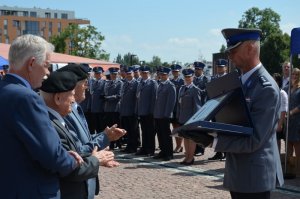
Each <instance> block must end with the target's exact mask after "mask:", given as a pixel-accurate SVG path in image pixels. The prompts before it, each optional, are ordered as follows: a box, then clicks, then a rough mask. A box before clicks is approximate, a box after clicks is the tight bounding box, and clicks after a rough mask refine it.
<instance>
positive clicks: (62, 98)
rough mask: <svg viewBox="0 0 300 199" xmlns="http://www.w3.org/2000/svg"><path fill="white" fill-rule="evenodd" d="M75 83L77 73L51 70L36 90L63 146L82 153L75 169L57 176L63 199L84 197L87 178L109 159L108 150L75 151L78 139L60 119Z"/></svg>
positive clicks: (72, 93) (72, 92)
mask: <svg viewBox="0 0 300 199" xmlns="http://www.w3.org/2000/svg"><path fill="white" fill-rule="evenodd" d="M76 84H77V76H76V75H74V74H73V73H71V72H66V71H63V72H57V71H55V72H53V73H51V74H50V76H49V77H48V78H47V79H46V80H45V81H44V82H43V84H42V87H41V91H40V93H41V96H42V97H43V99H44V101H45V103H46V105H47V108H48V113H49V118H50V120H51V122H52V125H53V126H54V128H55V129H56V131H57V133H58V135H59V137H60V139H61V141H62V144H63V146H64V148H65V149H67V150H74V151H77V152H78V153H79V154H80V155H82V156H84V163H83V164H82V165H81V166H80V167H79V168H77V169H76V170H74V171H73V172H72V173H71V174H70V175H68V176H67V177H65V178H61V179H60V189H61V195H62V198H64V199H67V198H70V199H75V198H78V199H81V198H87V196H88V189H89V188H90V185H89V184H88V181H87V180H88V179H89V178H93V179H95V177H97V176H98V171H99V165H100V164H102V165H104V164H105V163H106V162H108V161H111V160H112V159H113V153H112V152H109V151H99V152H97V148H95V149H94V150H93V151H92V152H91V153H85V154H83V153H82V152H81V151H80V150H79V148H80V144H81V143H80V141H79V140H78V138H77V136H76V135H75V133H74V132H72V131H70V130H69V129H68V127H67V125H66V123H65V122H64V120H63V117H64V116H66V115H68V114H69V113H70V112H71V110H72V109H71V106H72V103H73V102H74V93H75V91H74V88H75V86H76ZM89 154H91V155H89ZM95 192H96V190H94V194H93V195H95ZM98 192H99V191H98ZM98 192H96V193H98Z"/></svg>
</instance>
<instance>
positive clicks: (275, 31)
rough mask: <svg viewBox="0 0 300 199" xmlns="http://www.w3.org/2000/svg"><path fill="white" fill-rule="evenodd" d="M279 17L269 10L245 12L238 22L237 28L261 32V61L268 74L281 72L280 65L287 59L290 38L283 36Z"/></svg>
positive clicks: (252, 9) (256, 9)
mask: <svg viewBox="0 0 300 199" xmlns="http://www.w3.org/2000/svg"><path fill="white" fill-rule="evenodd" d="M279 22H280V15H279V14H277V13H276V12H274V11H273V10H272V9H271V8H266V9H263V10H259V8H257V7H253V8H250V9H249V10H247V11H246V12H245V13H244V15H243V16H242V19H241V20H240V21H239V28H259V29H261V30H262V38H261V53H260V54H261V61H262V63H263V65H264V66H265V67H266V68H267V70H268V71H269V72H270V73H273V72H281V64H282V63H283V62H284V61H285V60H288V59H289V42H290V37H289V35H287V34H283V33H282V31H281V29H280V26H279Z"/></svg>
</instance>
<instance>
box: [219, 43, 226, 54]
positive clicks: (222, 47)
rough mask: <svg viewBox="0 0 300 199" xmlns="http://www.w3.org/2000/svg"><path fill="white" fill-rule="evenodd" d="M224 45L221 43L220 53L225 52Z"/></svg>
mask: <svg viewBox="0 0 300 199" xmlns="http://www.w3.org/2000/svg"><path fill="white" fill-rule="evenodd" d="M225 50H226V47H225V46H224V44H222V46H221V49H220V53H225Z"/></svg>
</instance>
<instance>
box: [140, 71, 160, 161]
mask: <svg viewBox="0 0 300 199" xmlns="http://www.w3.org/2000/svg"><path fill="white" fill-rule="evenodd" d="M140 73H141V77H142V80H141V81H140V82H139V84H138V88H137V92H136V96H137V106H136V113H137V115H138V117H140V124H141V129H142V147H141V148H140V150H139V151H138V152H137V153H136V155H147V156H152V155H153V154H154V151H155V131H154V120H153V111H154V103H155V98H156V91H157V86H158V85H157V82H156V81H155V80H153V79H151V78H150V68H149V67H148V66H141V67H140Z"/></svg>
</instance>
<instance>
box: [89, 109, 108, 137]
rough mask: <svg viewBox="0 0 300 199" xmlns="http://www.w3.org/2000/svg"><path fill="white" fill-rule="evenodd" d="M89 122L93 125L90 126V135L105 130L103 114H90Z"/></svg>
mask: <svg viewBox="0 0 300 199" xmlns="http://www.w3.org/2000/svg"><path fill="white" fill-rule="evenodd" d="M91 114H92V115H91V117H92V118H91V120H92V123H93V125H92V126H91V128H92V131H90V132H91V134H94V133H99V132H102V131H103V130H104V129H105V127H106V126H105V121H104V113H91Z"/></svg>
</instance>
